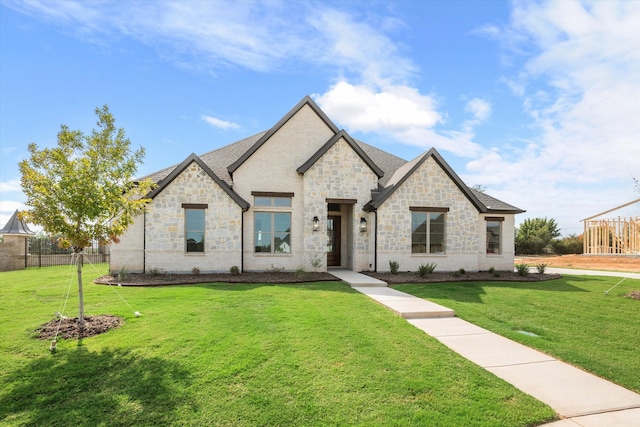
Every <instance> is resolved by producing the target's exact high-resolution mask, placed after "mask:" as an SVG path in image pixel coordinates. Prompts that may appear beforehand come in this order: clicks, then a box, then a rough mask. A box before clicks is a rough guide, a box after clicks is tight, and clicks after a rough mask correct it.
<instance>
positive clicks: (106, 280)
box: [94, 271, 340, 286]
mask: <svg viewBox="0 0 640 427" xmlns="http://www.w3.org/2000/svg"><path fill="white" fill-rule="evenodd" d="M337 280H340V279H338V278H336V277H335V276H332V275H331V274H329V273H311V272H303V273H293V272H284V271H280V272H273V271H267V272H259V273H258V272H255V273H240V274H230V273H216V274H139V273H130V274H127V275H126V276H125V277H124V278H123V279H120V278H118V276H111V275H106V276H102V277H99V278H97V279H96V280H94V283H97V284H100V285H108V284H111V285H122V286H166V285H194V284H198V283H283V284H284V283H306V282H332V281H337Z"/></svg>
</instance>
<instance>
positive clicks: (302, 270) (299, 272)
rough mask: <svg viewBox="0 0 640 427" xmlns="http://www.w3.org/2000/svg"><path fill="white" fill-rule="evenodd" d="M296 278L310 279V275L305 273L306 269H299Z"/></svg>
mask: <svg viewBox="0 0 640 427" xmlns="http://www.w3.org/2000/svg"><path fill="white" fill-rule="evenodd" d="M295 274H296V277H297V278H298V279H305V280H306V279H308V278H309V273H307V272H306V271H304V268H302V267H299V268H297V269H296V273H295Z"/></svg>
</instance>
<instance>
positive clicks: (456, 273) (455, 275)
mask: <svg viewBox="0 0 640 427" xmlns="http://www.w3.org/2000/svg"><path fill="white" fill-rule="evenodd" d="M452 274H453V277H460V270H456V271H454V272H453V273H452Z"/></svg>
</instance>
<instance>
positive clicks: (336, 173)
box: [304, 138, 378, 271]
mask: <svg viewBox="0 0 640 427" xmlns="http://www.w3.org/2000/svg"><path fill="white" fill-rule="evenodd" d="M377 183H378V177H377V176H376V175H375V173H374V172H373V171H372V170H371V169H370V168H369V166H368V165H367V164H366V163H365V162H364V161H363V160H362V159H361V158H360V157H359V156H358V154H357V153H356V152H355V151H354V150H353V148H351V147H350V146H349V145H348V144H347V142H346V141H345V140H344V138H341V139H339V140H338V141H337V142H336V143H335V144H334V145H333V146H332V147H331V148H330V149H329V150H328V151H327V152H326V153H324V154H323V155H322V157H321V158H320V159H318V161H316V163H315V164H314V165H313V166H312V167H311V168H310V169H309V170H308V171H307V172H305V174H304V198H305V199H304V212H305V215H304V217H305V218H308V219H309V220H308V222H309V224H310V223H311V221H310V219H311V218H313V217H314V216H316V215H317V216H318V218H323V219H324V218H327V214H328V211H327V199H334V200H336V201H340V200H343V201H344V200H347V201H349V202H348V205H347V206H343V208H342V209H341V210H340V211H339V212H336V213H337V214H338V215H339V216H341V217H342V231H343V233H342V234H341V236H342V241H343V242H345V243H346V247H345V249H346V250H344V251H343V253H342V260H341V267H345V268H349V269H353V270H356V271H367V270H369V269H370V267H369V264H370V263H372V262H373V261H372V260H371V259H370V256H369V255H370V251H369V246H370V245H369V240H370V239H371V238H372V234H371V230H367V232H365V233H363V232H360V231H359V225H360V218H362V217H365V218H368V217H369V214H368V213H367V212H365V211H364V210H363V207H364V205H365V204H366V203H367V202H368V201H369V200H370V199H371V190H373V189H375V188H376V187H377ZM353 200H355V203H352V201H353ZM326 231H327V228H326V221H324V220H322V221H321V224H320V230H318V231H317V232H316V231H313V230H312V228H311V227H306V229H305V248H304V249H305V252H308V254H309V256H311V255H312V254H315V253H324V252H325V251H326V247H327V233H326ZM324 260H325V264H324V265H326V255H325V256H324ZM307 267H308V266H307Z"/></svg>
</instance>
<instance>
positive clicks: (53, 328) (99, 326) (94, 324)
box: [36, 314, 124, 340]
mask: <svg viewBox="0 0 640 427" xmlns="http://www.w3.org/2000/svg"><path fill="white" fill-rule="evenodd" d="M123 324H124V320H123V319H122V318H121V317H117V316H113V315H111V314H101V315H98V316H85V318H84V329H83V330H82V335H80V328H78V318H77V317H74V318H65V319H54V320H52V321H50V322H47V323H45V324H44V325H41V326H40V327H39V328H38V329H36V332H37V333H38V338H39V339H42V340H50V339H53V338H55V337H56V332H57V335H58V338H65V339H69V338H87V337H92V336H94V335H98V334H102V333H104V332H107V331H109V330H111V329H116V328H119V327H120V326H122V325H123ZM58 327H59V329H58Z"/></svg>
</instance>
